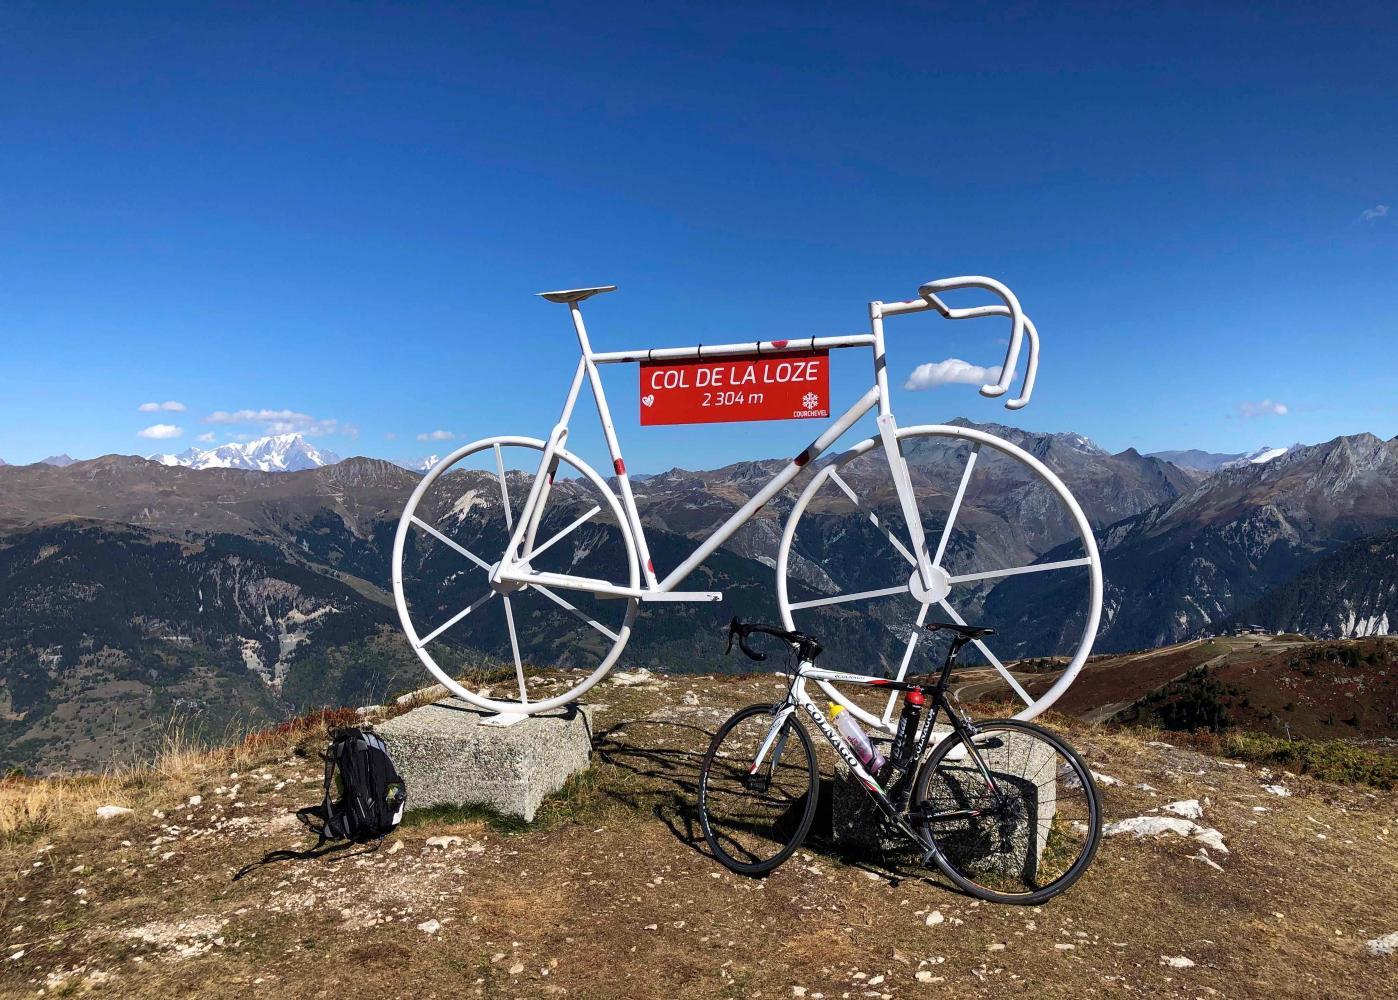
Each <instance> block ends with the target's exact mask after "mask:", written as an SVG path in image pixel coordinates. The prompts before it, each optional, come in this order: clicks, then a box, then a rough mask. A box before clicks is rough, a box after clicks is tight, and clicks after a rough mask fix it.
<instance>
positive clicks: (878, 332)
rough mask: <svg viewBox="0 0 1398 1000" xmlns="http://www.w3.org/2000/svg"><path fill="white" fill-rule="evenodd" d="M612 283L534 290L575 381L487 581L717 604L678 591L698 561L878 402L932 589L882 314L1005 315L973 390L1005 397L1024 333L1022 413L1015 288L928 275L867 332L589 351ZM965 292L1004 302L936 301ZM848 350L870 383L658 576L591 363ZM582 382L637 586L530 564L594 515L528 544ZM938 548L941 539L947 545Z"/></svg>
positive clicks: (1025, 398)
mask: <svg viewBox="0 0 1398 1000" xmlns="http://www.w3.org/2000/svg"><path fill="white" fill-rule="evenodd" d="M613 288H614V286H607V287H604V288H596V289H578V290H574V291H564V292H544V293H541V295H542V297H544V298H546V299H548V300H550V301H554V302H561V303H566V304H567V306H568V311H569V314H570V316H571V318H572V320H573V328H574V330H575V331H576V333H577V337H578V346H579V348H580V349H581V352H582V357H581V358H580V359H579V361H578V367H577V370H576V371H575V372H574V374H573V381H572V384H571V385H570V387H569V389H568V397H567V399H566V401H565V402H564V404H563V412H562V413H561V414H560V416H559V418H558V423H557V424H555V425H554V428H553V431H552V432H551V433H550V434H549V437H548V441H547V443H546V445H545V448H544V454H543V458H542V460H541V461H540V463H539V471H538V473H537V474H536V476H535V477H534V482H533V484H532V486H531V487H530V491H529V496H528V498H527V499H526V500H525V503H524V507H523V509H522V510H521V512H520V516H519V520H518V522H517V523H516V524H515V525H514V528H513V531H512V534H511V536H510V541H509V545H508V547H507V548H506V550H505V555H504V558H502V559H501V561H500V562H499V564H497V566H496V567H495V569H494V570H493V572H492V574H491V578H490V579H491V583H492V584H499V583H504V584H506V585H515V586H527V585H529V584H539V585H541V586H545V587H557V588H559V589H565V590H577V591H585V592H587V593H592V594H596V595H598V596H601V597H613V598H637V599H639V600H641V601H718V600H721V599H722V597H723V595H722V594H721V593H715V592H706V591H680V590H678V589H676V588H677V587H678V586H679V585H680V583H682V582H683V581H684V580H685V578H687V577H688V576H689V574H690V573H692V572H693V571H694V570H695V569H696V568H697V567H698V566H699V565H700V564H701V563H702V562H703V561H704V560H705V559H707V558H708V557H709V556H710V555H712V554H713V552H714V550H715V549H717V548H718V547H719V546H721V545H722V544H723V543H724V542H726V541H727V540H728V539H729V538H731V537H732V536H733V534H734V533H735V532H736V531H737V530H738V529H739V528H741V527H742V526H743V525H744V524H745V523H747V521H748V520H749V519H751V518H752V517H753V515H754V514H756V513H757V512H758V511H759V510H761V509H762V508H763V507H764V506H765V505H766V504H767V502H768V501H770V500H771V499H772V498H773V497H774V496H776V495H777V494H778V493H779V492H781V490H782V489H784V488H785V487H786V486H787V484H789V483H790V482H791V481H792V480H793V479H795V478H796V477H797V476H798V475H799V474H800V473H801V470H802V469H803V468H805V466H806V465H807V464H809V463H810V462H811V461H812V460H814V459H815V458H817V457H819V456H820V455H821V454H823V453H824V452H825V451H826V450H827V449H828V448H829V447H830V446H831V445H832V444H834V443H835V442H836V441H837V440H839V438H841V437H842V436H843V435H844V434H845V432H846V431H848V430H849V429H850V428H851V427H852V426H854V424H855V423H857V422H858V421H859V419H860V418H861V417H863V416H864V415H865V414H866V413H868V412H869V411H870V410H871V409H873V408H875V407H877V408H878V418H877V424H878V430H879V438H880V441H881V443H882V445H883V449H884V451H885V454H886V455H887V457H888V462H889V468H890V469H891V470H892V474H893V480H894V484H895V488H896V491H897V496H898V501H899V506H900V508H901V512H902V514H903V519H904V522H905V523H906V525H907V528H908V533H909V535H910V540H911V541H912V543H913V544H912V551H913V553H914V554H915V563H916V569H917V573H918V576H919V577H920V580H921V583H922V586H923V588H925V589H926V590H929V591H930V590H932V589H933V567H934V565H935V564H936V562H937V561H938V560H939V559H940V557H941V554H942V553H941V551H940V550H939V551H938V553H937V555H936V557H935V558H934V557H933V556H932V555H930V554H929V553H928V551H927V544H926V537H925V534H924V532H923V528H922V520H921V518H920V517H919V516H918V512H917V506H916V501H915V498H914V495H913V488H912V481H911V479H910V477H909V475H908V468H907V463H906V462H905V461H904V459H903V456H902V452H901V450H900V449H899V447H898V426H897V423H896V422H895V421H894V418H893V413H892V410H891V409H890V406H889V394H888V369H887V364H886V362H885V356H884V330H883V323H884V319H885V317H889V316H899V315H903V314H906V313H917V312H927V311H929V310H935V311H936V312H938V313H940V314H941V315H942V316H944V317H946V318H947V319H973V318H978V317H982V316H1008V317H1009V318H1010V321H1011V326H1010V339H1009V345H1008V347H1007V348H1006V352H1005V363H1004V365H1003V366H1002V367H1001V370H1000V378H999V381H998V382H996V383H994V384H991V385H985V386H982V387H981V390H980V391H981V394H982V395H984V396H988V397H996V396H1000V395H1003V394H1004V393H1005V392H1006V391H1007V390H1008V389H1009V386H1010V383H1011V381H1012V380H1013V378H1014V374H1015V368H1016V365H1017V364H1018V360H1019V354H1020V349H1021V346H1022V342H1023V339H1024V337H1025V335H1026V334H1027V335H1028V338H1029V364H1028V367H1027V370H1026V372H1025V377H1024V383H1023V385H1022V387H1021V390H1020V395H1019V396H1018V397H1017V398H1015V399H1012V400H1009V401H1008V402H1007V403H1006V404H1005V405H1006V407H1008V408H1010V409H1019V408H1021V407H1023V406H1024V405H1025V404H1027V403H1028V402H1029V399H1030V396H1031V395H1032V393H1033V391H1034V379H1035V375H1036V373H1037V370H1038V363H1039V336H1038V331H1037V330H1036V329H1035V328H1034V325H1033V323H1031V322H1030V321H1029V318H1028V317H1027V316H1025V315H1024V312H1023V310H1022V309H1021V308H1020V305H1019V301H1018V299H1016V298H1015V295H1014V293H1013V292H1011V291H1010V290H1009V288H1007V287H1006V286H1005V285H1003V284H1001V283H1000V282H998V281H996V280H995V279H993V278H987V277H982V276H969V277H960V278H943V279H941V280H938V281H929V282H927V283H926V284H924V285H922V286H921V287H920V288H919V289H918V293H919V295H920V296H921V297H920V298H917V299H911V300H908V301H906V302H878V301H875V302H871V303H869V323H870V332H869V333H864V334H851V335H847V336H836V337H805V338H801V339H800V340H767V341H753V342H748V343H738V344H718V345H702V344H701V345H699V346H696V347H667V348H645V349H641V350H632V351H605V352H597V351H593V350H592V345H591V342H590V341H589V339H588V336H587V328H586V326H585V325H584V324H583V318H582V309H581V308H580V303H581V302H582V301H583V300H584V299H586V298H588V297H590V296H591V295H594V294H597V293H599V292H605V291H612V290H613ZM963 288H979V289H983V290H985V291H989V292H991V293H992V294H994V295H995V296H997V297H998V298H999V299H1000V300H1001V303H1002V304H1001V305H985V306H974V307H970V308H965V309H953V308H951V307H949V306H947V305H946V304H945V303H944V302H943V301H942V299H941V298H940V293H944V292H948V291H952V290H957V289H963ZM845 347H868V348H871V349H872V351H873V360H874V384H873V386H871V387H870V388H869V390H868V391H867V392H865V393H864V394H863V395H862V396H860V397H859V399H858V400H857V401H856V402H855V403H854V405H853V406H851V407H850V408H849V409H848V410H846V411H845V412H844V413H843V414H842V415H841V416H840V417H839V418H838V419H836V420H835V422H834V423H832V424H831V425H830V426H829V427H827V428H826V429H825V430H824V431H823V432H822V433H821V434H820V435H819V436H818V437H817V438H816V439H815V440H814V441H812V442H811V443H810V444H809V445H807V446H806V448H805V449H803V450H802V451H801V452H800V453H799V454H798V455H796V457H795V458H793V459H792V460H791V462H790V463H789V464H788V465H787V466H786V467H785V468H784V469H783V470H782V471H781V472H779V473H778V474H777V475H776V476H775V477H773V478H772V480H771V481H770V482H769V483H767V485H766V486H764V487H763V488H762V489H760V490H759V491H758V492H757V493H755V494H754V495H753V496H752V497H751V498H750V499H749V500H748V502H747V503H745V504H743V506H742V507H740V508H739V509H738V510H736V511H735V512H734V513H733V514H732V516H730V517H729V518H728V520H727V521H725V522H724V523H723V524H722V525H720V526H719V527H718V528H716V529H715V530H714V532H713V534H711V535H710V536H709V537H708V538H706V539H704V541H703V542H701V543H700V544H699V546H698V547H697V548H696V549H695V550H694V552H693V553H691V554H690V556H689V557H688V558H687V559H685V560H684V561H683V562H682V563H680V564H679V565H678V566H676V567H675V568H674V570H672V571H671V572H670V573H669V574H667V575H666V576H665V577H664V579H660V578H658V577H657V576H656V573H655V565H654V563H653V561H652V559H651V556H650V547H649V545H648V544H647V542H646V534H645V526H644V525H643V524H642V522H641V517H640V513H639V512H638V511H637V509H636V500H635V497H634V495H633V493H632V490H631V479H630V476H629V475H628V474H627V471H626V462H625V460H624V458H623V457H622V453H621V445H620V443H619V442H618V440H617V435H616V426H615V424H614V423H613V422H612V415H611V410H610V408H609V407H608V405H607V396H606V392H605V390H604V389H603V386H602V378H601V375H600V373H599V371H598V366H599V365H605V364H622V363H640V362H642V361H680V360H700V359H704V358H720V357H733V356H741V355H767V354H782V353H790V352H795V351H812V350H814V351H821V350H829V349H838V348H845ZM584 379H586V380H587V382H588V384H589V386H590V387H591V389H592V395H593V398H594V400H595V401H596V404H597V415H598V418H599V419H600V421H601V424H602V431H603V435H604V436H605V438H606V442H607V451H608V453H609V455H610V456H611V459H612V467H613V469H614V470H615V472H616V476H617V483H618V486H619V489H620V493H621V503H622V509H623V511H624V516H625V518H626V522H627V523H626V525H625V529H626V530H627V531H629V532H630V534H631V535H632V537H633V538H634V540H635V547H636V555H637V558H638V559H639V560H640V570H641V585H640V586H639V587H621V586H617V585H615V584H613V583H610V582H608V581H606V580H597V579H592V578H589V577H579V576H571V575H568V574H562V573H546V572H538V571H535V570H533V569H532V568H531V567H530V566H529V561H530V559H531V558H532V556H533V553H535V552H536V551H542V550H543V548H544V547H547V546H551V545H552V544H553V543H554V542H556V541H558V540H559V539H561V538H562V536H563V535H564V534H566V533H567V532H568V531H571V530H572V529H573V528H574V527H577V526H578V525H579V524H581V523H582V521H585V520H587V519H588V518H590V517H592V516H594V515H595V514H597V513H598V512H599V511H600V510H601V508H600V507H595V508H593V510H592V511H590V512H589V513H588V514H586V515H584V516H583V518H581V519H579V520H578V521H575V522H574V523H573V524H572V525H570V526H569V527H567V528H565V529H564V530H563V531H562V532H560V533H559V534H557V535H555V536H554V537H553V538H552V539H549V540H548V541H547V542H546V543H545V544H544V545H543V546H539V547H537V548H536V547H535V540H536V538H535V536H536V534H537V532H538V527H539V521H540V519H541V517H542V513H543V510H544V507H545V504H546V503H547V500H548V494H549V490H550V489H551V487H552V485H553V475H554V472H555V470H556V468H557V457H556V456H557V453H558V452H559V451H560V450H561V449H562V448H563V447H564V445H565V443H566V442H567V439H568V423H569V421H570V420H571V418H572V415H573V408H574V406H575V405H576V404H577V401H578V395H579V393H580V392H581V390H582V384H583V380H584ZM502 477H503V473H502ZM963 487H964V483H963ZM943 544H945V542H944V543H943Z"/></svg>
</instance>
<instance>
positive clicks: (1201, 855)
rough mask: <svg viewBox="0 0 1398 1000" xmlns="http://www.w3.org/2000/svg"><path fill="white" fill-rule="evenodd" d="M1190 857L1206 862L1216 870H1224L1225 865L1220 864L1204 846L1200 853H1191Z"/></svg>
mask: <svg viewBox="0 0 1398 1000" xmlns="http://www.w3.org/2000/svg"><path fill="white" fill-rule="evenodd" d="M1190 858H1191V859H1192V860H1194V861H1202V862H1204V864H1206V865H1208V866H1209V867H1210V868H1212V869H1214V871H1220V872H1221V871H1223V866H1222V865H1221V864H1219V863H1218V862H1217V861H1215V860H1214V859H1213V858H1211V857H1209V852H1208V851H1206V850H1204V848H1202V847H1201V848H1199V853H1197V854H1191V855H1190Z"/></svg>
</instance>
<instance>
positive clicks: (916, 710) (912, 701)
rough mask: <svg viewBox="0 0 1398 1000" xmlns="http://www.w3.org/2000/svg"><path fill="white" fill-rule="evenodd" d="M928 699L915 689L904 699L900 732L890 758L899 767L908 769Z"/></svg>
mask: <svg viewBox="0 0 1398 1000" xmlns="http://www.w3.org/2000/svg"><path fill="white" fill-rule="evenodd" d="M926 702H927V699H926V697H924V695H923V693H922V692H921V691H919V690H918V689H917V688H913V689H912V690H911V691H909V692H908V693H907V695H906V696H905V697H904V698H903V711H902V713H901V714H900V715H899V716H898V732H897V733H896V734H894V737H893V747H892V749H890V750H889V751H888V756H889V757H890V758H892V760H893V763H895V764H897V765H898V766H899V767H907V766H908V763H909V758H910V757H911V756H912V752H913V740H915V739H916V738H917V725H918V721H919V720H920V719H921V718H922V707H923V705H924V704H926Z"/></svg>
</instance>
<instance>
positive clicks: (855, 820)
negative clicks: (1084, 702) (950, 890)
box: [830, 733, 1058, 881]
mask: <svg viewBox="0 0 1398 1000" xmlns="http://www.w3.org/2000/svg"><path fill="white" fill-rule="evenodd" d="M1001 735H1002V736H1003V737H1004V739H1003V742H1001V741H997V742H998V743H999V745H998V746H993V747H983V748H980V753H981V758H982V759H983V760H984V761H985V763H986V766H987V767H988V768H989V769H990V771H991V773H992V774H993V775H994V776H995V778H996V780H997V781H998V782H1002V783H1004V784H1003V785H1002V787H1005V788H1006V790H1007V791H1008V793H1009V794H1010V795H1011V796H1012V801H1015V802H1017V803H1018V804H1019V805H1020V807H1021V808H1022V810H1023V815H1024V817H1025V819H1024V820H1022V821H1021V822H1020V823H1019V825H1018V826H1017V828H1015V829H1014V830H1011V831H1009V832H1008V835H1007V836H1004V837H1000V836H998V831H997V836H996V837H995V838H993V840H994V844H993V849H992V850H988V851H987V850H984V845H983V843H982V838H981V837H980V836H979V835H978V834H979V832H980V831H979V828H977V830H975V831H974V832H973V831H972V829H971V827H970V821H967V822H966V823H965V824H963V826H964V827H965V831H964V832H965V834H966V836H965V838H964V839H963V838H961V837H959V836H958V833H959V832H961V831H958V829H957V827H956V825H955V824H946V825H943V826H941V827H939V828H938V842H939V844H940V846H941V847H942V848H943V850H944V851H946V852H947V853H948V854H950V855H951V856H952V857H953V858H954V859H955V862H956V866H957V868H959V869H960V870H962V871H963V872H965V873H967V874H968V875H969V874H972V873H974V872H976V871H997V872H1002V873H1005V872H1008V871H1009V870H1011V869H1013V870H1015V871H1017V872H1022V874H1023V876H1024V878H1026V879H1028V880H1030V881H1032V880H1033V877H1034V875H1035V872H1036V870H1037V867H1038V863H1039V858H1040V857H1041V856H1042V854H1043V850H1044V845H1045V843H1046V841H1047V838H1048V831H1049V827H1050V825H1051V822H1052V820H1053V816H1054V813H1055V811H1056V803H1057V787H1058V781H1057V775H1056V774H1055V772H1054V766H1053V765H1054V760H1055V755H1054V753H1053V751H1052V750H1050V749H1049V748H1048V747H1047V746H1046V745H1045V744H1043V743H1042V742H1040V741H1038V740H1028V739H1026V738H1024V737H1017V736H1016V734H1014V733H1003V734H1001ZM873 740H874V743H875V745H876V746H877V747H878V748H879V751H880V752H881V753H883V754H884V755H885V756H886V755H887V753H888V739H887V737H880V736H878V735H874V736H873ZM1026 753H1027V754H1028V758H1027V759H1026ZM952 754H953V756H954V757H960V759H951V760H944V761H943V762H942V773H943V774H944V775H945V776H946V779H933V783H932V789H933V790H935V789H937V788H938V787H939V781H940V787H941V788H942V789H945V788H946V781H947V780H949V781H950V782H951V783H952V785H954V786H955V787H957V788H960V789H964V791H965V802H966V803H967V804H970V803H973V802H977V801H979V800H980V799H981V798H982V796H983V794H984V791H985V781H984V779H982V777H981V774H980V771H979V769H978V768H977V767H976V766H975V763H974V762H973V761H971V760H970V759H969V758H968V757H966V755H965V752H964V751H962V752H960V753H959V754H958V753H957V751H953V752H952ZM1026 774H1030V775H1037V776H1038V780H1037V781H1033V780H1028V779H1026V778H1025V777H1024V775H1026ZM831 795H832V800H831V805H830V816H831V832H832V835H833V837H834V840H835V842H836V844H838V845H839V846H840V847H842V848H844V849H846V850H849V851H851V852H854V853H858V852H869V851H873V852H880V853H888V852H896V851H903V850H909V851H912V850H914V847H913V845H912V844H911V843H910V842H909V841H908V840H907V838H905V837H903V836H902V835H901V834H898V833H892V832H890V831H888V830H887V829H886V828H884V827H883V825H882V823H881V819H882V814H881V813H880V812H879V808H878V806H876V805H875V804H874V802H873V800H872V799H870V798H869V796H868V794H867V793H866V792H865V791H864V790H863V788H861V787H860V785H859V783H858V782H857V781H855V780H853V778H852V777H851V776H850V773H849V770H848V768H846V767H844V766H843V764H840V765H837V767H836V774H835V781H834V783H833V785H832V790H831ZM1031 822H1032V823H1033V824H1034V834H1033V836H1034V844H1033V850H1032V851H1031V850H1030V849H1029V843H1028V841H1029V838H1030V832H1029V826H1030V823H1031ZM973 833H974V834H975V835H973ZM972 845H974V846H972ZM969 852H975V853H976V854H978V855H979V856H973V855H972V853H969Z"/></svg>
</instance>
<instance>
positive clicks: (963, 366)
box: [903, 358, 1000, 390]
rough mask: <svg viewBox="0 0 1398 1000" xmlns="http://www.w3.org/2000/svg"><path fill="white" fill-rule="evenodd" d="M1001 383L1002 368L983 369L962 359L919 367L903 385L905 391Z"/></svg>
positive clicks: (932, 362)
mask: <svg viewBox="0 0 1398 1000" xmlns="http://www.w3.org/2000/svg"><path fill="white" fill-rule="evenodd" d="M998 381H1000V366H999V365H995V366H994V367H992V368H982V367H981V366H980V365H973V364H971V363H970V362H969V361H962V360H961V359H960V358H947V359H946V360H945V361H929V362H928V363H927V364H925V365H918V366H917V367H916V368H914V369H913V373H912V374H911V375H909V376H908V381H906V382H904V383H903V388H904V389H914V390H916V389H934V388H936V387H937V386H939V385H989V384H990V383H992V382H998Z"/></svg>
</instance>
